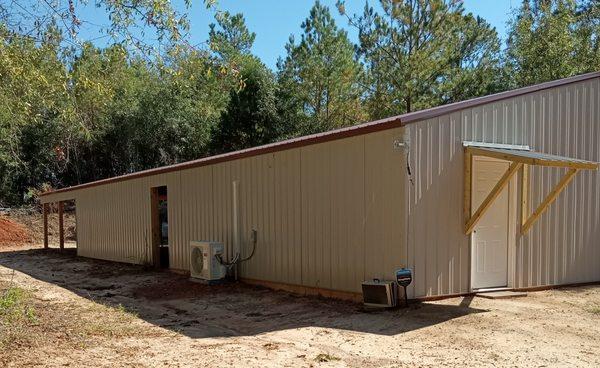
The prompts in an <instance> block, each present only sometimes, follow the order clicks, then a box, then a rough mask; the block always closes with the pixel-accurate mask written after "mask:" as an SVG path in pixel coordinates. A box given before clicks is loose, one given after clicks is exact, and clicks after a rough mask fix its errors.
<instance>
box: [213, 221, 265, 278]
mask: <svg viewBox="0 0 600 368" xmlns="http://www.w3.org/2000/svg"><path fill="white" fill-rule="evenodd" d="M251 239H252V252H250V255H249V256H248V257H246V258H242V255H241V254H240V253H236V254H235V256H234V257H233V259H232V260H231V261H229V262H227V261H224V260H223V258H222V257H221V255H220V254H217V255H216V256H215V258H216V259H217V261H218V262H219V263H220V264H222V265H223V266H225V267H227V269H231V268H232V267H233V266H235V265H238V264H240V263H242V262H246V261H248V260H250V259H251V258H252V257H254V253H256V243H257V242H258V232H257V231H256V229H252V232H251Z"/></svg>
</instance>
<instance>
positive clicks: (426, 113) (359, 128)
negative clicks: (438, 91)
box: [41, 72, 600, 196]
mask: <svg viewBox="0 0 600 368" xmlns="http://www.w3.org/2000/svg"><path fill="white" fill-rule="evenodd" d="M598 77H600V72H594V73H588V74H582V75H578V76H574V77H569V78H564V79H559V80H555V81H551V82H546V83H541V84H536V85H533V86H529V87H523V88H519V89H515V90H512V91H506V92H501V93H496V94H493V95H488V96H484V97H478V98H474V99H471V100H466V101H461V102H455V103H451V104H448V105H443V106H438V107H433V108H430V109H426V110H421V111H415V112H411V113H407V114H403V115H399V116H392V117H389V118H386V119H381V120H376V121H371V122H367V123H362V124H358V125H354V126H351V127H346V128H341V129H336V130H332V131H328V132H324V133H318V134H312V135H308V136H303V137H298V138H293V139H289V140H285V141H281V142H276V143H271V144H267V145H264V146H258V147H252V148H247V149H244V150H240V151H235V152H229V153H225V154H221V155H217V156H210V157H205V158H201V159H198V160H193V161H187V162H182V163H179V164H175V165H169V166H162V167H158V168H155V169H148V170H143V171H138V172H135V173H131V174H126V175H121V176H115V177H112V178H107V179H102V180H97V181H93V182H89V183H85V184H80V185H75V186H72V187H67V188H63V189H57V190H54V191H50V192H46V193H42V194H41V195H42V196H45V195H49V194H58V193H63V192H70V191H73V190H78V189H84V188H90V187H94V186H97V185H104V184H109V183H116V182H119V181H124V180H130V179H136V178H141V177H145V176H150V175H158V174H164V173H168V172H173V171H178V170H185V169H191V168H194V167H200V166H206V165H212V164H216V163H220V162H226V161H232V160H236V159H241V158H246V157H251V156H258V155H262V154H265V153H272V152H277V151H283V150H287V149H291V148H296V147H302V146H308V145H311V144H317V143H323V142H329V141H333V140H337V139H342V138H348V137H353V136H358V135H363V134H368V133H373V132H377V131H382V130H388V129H392V128H397V127H400V126H404V125H407V124H410V123H416V122H418V121H421V120H426V119H431V118H435V117H437V116H440V115H445V114H449V113H452V112H455V111H458V110H463V109H467V108H472V107H476V106H480V105H484V104H488V103H492V102H496V101H499V100H505V99H508V98H513V97H517V96H521V95H525V94H528V93H533V92H538V91H541V90H544V89H549V88H554V87H559V86H563V85H567V84H572V83H577V82H582V81H585V80H589V79H593V78H598Z"/></svg>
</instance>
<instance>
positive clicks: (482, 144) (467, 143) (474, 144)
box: [462, 141, 531, 151]
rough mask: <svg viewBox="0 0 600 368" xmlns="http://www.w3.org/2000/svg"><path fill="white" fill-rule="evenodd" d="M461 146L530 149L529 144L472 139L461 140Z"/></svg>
mask: <svg viewBox="0 0 600 368" xmlns="http://www.w3.org/2000/svg"><path fill="white" fill-rule="evenodd" d="M462 144H463V147H484V148H499V149H511V150H517V151H531V148H529V146H524V145H518V144H503V143H486V142H474V141H463V142H462Z"/></svg>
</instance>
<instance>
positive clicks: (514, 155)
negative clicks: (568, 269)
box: [463, 142, 598, 234]
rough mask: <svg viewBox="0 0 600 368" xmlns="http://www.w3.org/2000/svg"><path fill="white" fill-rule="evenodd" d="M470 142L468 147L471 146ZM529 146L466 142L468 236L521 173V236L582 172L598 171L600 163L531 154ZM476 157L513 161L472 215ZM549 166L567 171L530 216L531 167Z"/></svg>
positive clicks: (465, 212) (465, 208)
mask: <svg viewBox="0 0 600 368" xmlns="http://www.w3.org/2000/svg"><path fill="white" fill-rule="evenodd" d="M467 143H468V144H467ZM528 148H529V147H526V146H515V147H514V148H512V147H510V146H506V145H485V144H481V145H478V144H473V142H465V173H464V174H465V175H464V179H465V193H464V210H463V212H464V218H465V219H466V222H465V234H470V233H471V232H473V230H474V228H475V225H477V222H478V221H479V220H480V219H481V217H482V216H483V215H484V214H485V212H486V211H487V209H488V208H489V207H490V206H491V204H492V203H493V202H494V200H495V199H496V198H497V197H498V195H499V194H500V193H501V192H502V190H503V189H504V188H505V187H506V186H507V185H508V183H509V182H510V179H511V178H512V177H513V176H514V175H515V174H516V173H517V171H519V170H521V233H523V234H524V233H526V232H527V231H528V230H529V229H530V228H531V226H532V225H533V224H534V223H535V222H536V221H537V219H539V217H540V216H541V214H542V213H544V211H545V210H546V209H547V208H548V207H549V206H550V204H552V202H554V200H555V199H556V198H557V197H558V195H559V194H560V192H562V191H563V189H565V188H566V186H567V185H568V184H569V183H570V182H571V180H573V178H574V177H575V175H576V174H577V172H579V171H580V170H597V169H598V163H597V162H593V161H587V160H580V159H576V158H571V157H566V156H557V155H550V154H547V153H542V152H535V151H530V150H529V149H528ZM473 156H486V157H492V158H496V159H500V160H505V161H509V162H510V166H509V168H508V170H507V171H506V172H505V173H504V175H503V176H502V177H501V178H500V180H499V181H498V182H497V183H496V185H495V186H494V188H493V189H492V191H491V192H490V193H489V194H488V196H487V197H486V198H485V199H484V200H483V202H482V203H481V205H480V206H479V208H477V210H476V211H475V212H472V208H471V182H472V165H473ZM530 165H535V166H547V167H558V168H566V169H567V172H566V173H565V175H564V176H563V177H562V178H561V180H560V181H559V182H558V184H556V186H555V187H554V189H552V191H550V193H548V195H547V196H546V198H545V199H544V200H543V201H542V202H541V203H540V205H539V206H538V207H537V208H536V209H535V210H534V211H533V212H532V213H529V200H528V199H529V166H530Z"/></svg>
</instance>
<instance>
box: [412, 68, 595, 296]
mask: <svg viewBox="0 0 600 368" xmlns="http://www.w3.org/2000/svg"><path fill="white" fill-rule="evenodd" d="M599 88H600V85H599V80H598V79H593V80H590V81H586V82H580V83H577V84H572V85H568V86H563V87H558V88H553V89H548V90H544V91H541V92H537V93H532V94H528V95H524V96H520V97H516V98H511V99H507V100H504V101H499V102H495V103H491V104H487V105H482V106H478V107H475V108H470V109H465V110H462V111H460V112H455V113H452V114H449V115H442V116H440V117H436V118H433V119H429V120H424V121H421V122H417V123H415V124H411V125H409V126H407V127H406V128H405V129H407V130H408V132H409V135H410V155H411V161H410V162H411V166H413V170H414V178H413V179H414V185H410V186H409V201H408V204H407V207H406V209H407V211H408V212H409V216H410V220H409V221H410V226H409V239H410V240H409V243H408V244H409V245H408V253H409V255H408V259H409V264H410V266H411V267H413V268H414V271H415V282H414V284H413V286H412V288H411V290H410V293H411V295H413V296H417V297H419V296H428V295H445V294H454V293H463V292H468V291H469V282H470V281H469V270H470V259H469V254H470V251H469V240H468V238H467V237H466V236H465V235H464V234H463V232H462V223H463V222H464V219H463V218H462V193H463V148H462V145H461V142H462V141H464V140H468V141H481V142H489V143H507V144H518V145H530V146H531V147H532V148H533V149H535V150H537V151H542V152H546V153H551V154H558V155H565V156H572V157H576V158H581V159H587V160H593V161H600V153H599V149H598V142H600V134H599V127H598V118H599V117H600V116H599V110H598V108H599V107H598V105H599V102H600V101H599V98H600V96H599ZM562 174H563V171H562V170H560V169H554V168H532V170H531V179H530V180H531V195H530V208H532V209H534V208H535V207H536V206H537V205H538V204H539V203H540V202H541V200H542V199H543V197H544V196H545V195H546V194H547V193H549V191H550V190H551V189H552V188H553V186H554V184H556V183H557V182H558V180H559V179H560V177H561V175H562ZM598 175H599V173H598V172H596V171H593V172H589V171H587V172H582V173H580V174H578V176H577V177H576V178H575V180H574V181H573V183H572V184H571V185H570V186H569V187H568V188H567V190H566V191H565V192H564V193H563V194H561V195H560V197H559V198H558V200H557V201H556V203H554V204H553V205H552V206H551V207H550V209H549V210H548V211H547V212H546V213H545V214H544V215H543V216H542V218H541V219H540V220H539V221H538V223H537V224H535V225H534V227H533V228H532V229H531V231H530V232H529V233H528V234H527V235H525V236H524V237H521V236H517V239H516V249H515V258H516V259H515V260H514V262H515V264H516V267H515V268H514V275H509V279H511V276H512V277H514V278H513V279H514V286H515V287H529V286H542V285H550V284H564V283H572V282H584V281H597V280H600V267H598V264H599V261H600V260H599V257H600V251H599V247H600V244H599V242H600V241H599V239H600V232H599V221H600V217H599V216H598V215H599V211H600V210H599V208H600V197H599V193H598V192H599V191H600V183H599V182H598Z"/></svg>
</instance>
